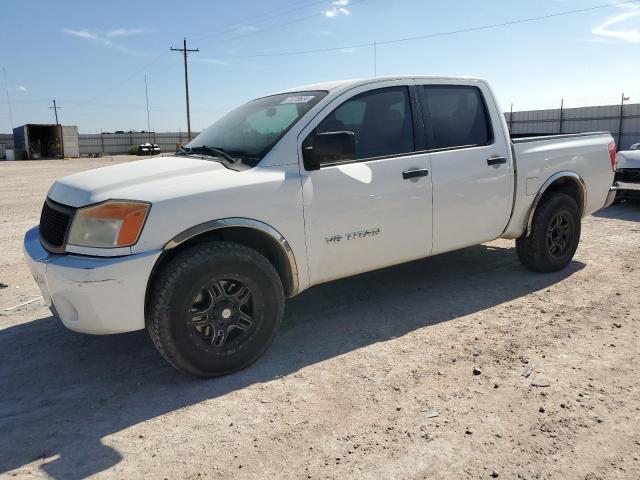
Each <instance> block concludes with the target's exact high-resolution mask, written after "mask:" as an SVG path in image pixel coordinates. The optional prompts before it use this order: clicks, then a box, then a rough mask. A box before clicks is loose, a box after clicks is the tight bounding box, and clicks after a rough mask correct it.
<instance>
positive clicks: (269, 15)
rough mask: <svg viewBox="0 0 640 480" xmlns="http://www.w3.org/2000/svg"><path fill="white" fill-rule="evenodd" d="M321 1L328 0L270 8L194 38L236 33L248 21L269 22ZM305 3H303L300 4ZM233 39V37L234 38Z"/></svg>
mask: <svg viewBox="0 0 640 480" xmlns="http://www.w3.org/2000/svg"><path fill="white" fill-rule="evenodd" d="M319 3H325V4H326V3H327V0H315V1H312V2H309V1H308V0H303V1H298V2H293V3H291V4H289V5H288V6H284V7H280V8H276V9H273V10H269V11H267V12H264V13H262V14H260V15H256V16H255V17H249V18H245V19H242V20H238V21H235V22H233V23H230V24H227V25H226V27H225V28H224V29H223V30H220V31H218V32H213V33H207V34H204V35H200V36H195V37H193V39H194V40H202V39H204V38H210V37H221V36H224V35H225V34H227V33H234V32H236V31H237V29H238V28H241V27H242V26H244V25H245V24H247V23H252V24H253V25H252V26H255V25H256V24H260V23H264V22H268V21H269V20H271V19H273V18H277V17H279V16H282V15H287V14H289V13H291V12H295V11H298V10H304V9H305V8H309V7H311V6H313V5H317V4H319ZM300 4H303V5H300ZM294 5H295V6H294ZM232 40H233V39H232Z"/></svg>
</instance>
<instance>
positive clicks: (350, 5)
mask: <svg viewBox="0 0 640 480" xmlns="http://www.w3.org/2000/svg"><path fill="white" fill-rule="evenodd" d="M366 1H367V0H354V1H352V2H351V3H349V7H353V6H354V5H358V4H360V3H362V2H366ZM638 1H640V0H638ZM319 15H324V13H323V12H317V13H314V14H311V15H306V16H304V17H298V18H295V19H293V20H290V21H288V22H285V23H278V24H276V25H272V26H270V27H268V28H263V29H260V30H256V31H255V32H247V33H246V34H244V35H238V36H235V37H232V38H228V39H224V40H220V42H215V43H213V44H205V46H212V45H215V44H217V43H222V42H231V41H234V40H238V39H241V38H245V37H250V36H253V35H259V34H261V33H263V32H266V31H269V30H273V29H274V28H282V27H287V26H289V25H293V24H294V23H299V22H304V21H305V20H309V19H310V18H315V17H317V16H319ZM369 45H370V44H369ZM263 56H270V55H263ZM239 57H241V56H239ZM224 58H234V56H233V55H229V56H225V57H224Z"/></svg>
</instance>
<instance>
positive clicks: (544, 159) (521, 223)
mask: <svg viewBox="0 0 640 480" xmlns="http://www.w3.org/2000/svg"><path fill="white" fill-rule="evenodd" d="M511 141H512V146H513V154H514V157H515V158H514V164H515V195H514V198H515V202H514V205H513V213H512V216H511V220H510V222H509V225H508V227H507V229H506V230H505V232H504V234H503V236H504V237H505V238H517V237H519V236H520V235H522V233H524V231H525V229H526V226H527V222H528V216H529V212H530V211H531V207H532V205H533V202H534V200H535V198H536V195H537V194H538V192H539V191H540V190H541V188H542V187H543V186H544V185H545V183H546V182H547V181H549V180H550V179H551V178H552V177H554V176H556V175H558V174H562V173H563V172H565V173H567V172H569V173H571V174H572V175H577V177H578V179H579V180H578V181H579V182H580V183H582V187H583V190H584V192H586V193H585V198H584V205H582V214H583V216H585V215H589V214H591V213H593V212H595V211H596V210H599V209H601V208H602V206H603V205H604V204H605V202H606V200H607V195H608V193H609V187H610V186H611V185H612V184H613V175H614V174H613V170H612V168H611V159H610V156H609V144H610V143H612V142H613V138H612V137H611V135H610V134H609V132H590V133H573V134H566V135H547V136H534V137H519V138H512V140H511Z"/></svg>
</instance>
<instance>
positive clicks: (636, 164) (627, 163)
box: [616, 143, 640, 201]
mask: <svg viewBox="0 0 640 480" xmlns="http://www.w3.org/2000/svg"><path fill="white" fill-rule="evenodd" d="M635 145H640V143H637V144H635ZM633 146H634V145H631V148H632V150H622V151H620V152H618V165H617V170H616V186H617V188H618V192H617V194H616V201H620V200H640V149H633Z"/></svg>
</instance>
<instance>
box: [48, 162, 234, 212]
mask: <svg viewBox="0 0 640 480" xmlns="http://www.w3.org/2000/svg"><path fill="white" fill-rule="evenodd" d="M241 176H242V173H241V172H236V171H234V170H229V169H228V168H226V167H225V166H224V165H222V164H221V163H220V162H217V161H211V160H205V159H202V158H195V157H175V156H173V157H158V158H151V159H147V160H138V161H135V162H129V163H121V164H119V165H111V166H108V167H103V168H96V169H93V170H87V171H85V172H80V173H76V174H73V175H69V176H68V177H63V178H61V179H59V180H57V181H56V182H55V183H54V184H53V186H52V187H51V189H50V190H49V193H48V196H49V198H51V199H52V200H53V201H55V202H58V203H62V204H64V205H69V206H72V207H83V206H85V205H90V204H93V203H98V202H102V201H105V200H109V199H121V200H143V201H149V202H154V201H157V200H161V199H165V198H167V196H170V195H171V192H174V191H176V190H184V189H185V187H186V186H189V185H191V186H193V188H196V186H197V185H202V184H205V185H207V187H208V188H209V189H213V188H219V187H220V186H222V185H228V184H230V183H235V182H232V180H234V179H237V178H238V177H241ZM203 177H204V180H205V181H204V182H203Z"/></svg>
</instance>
